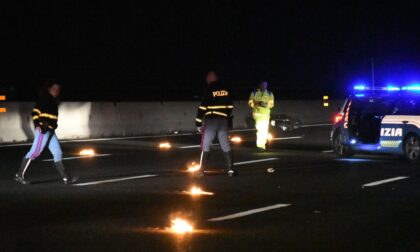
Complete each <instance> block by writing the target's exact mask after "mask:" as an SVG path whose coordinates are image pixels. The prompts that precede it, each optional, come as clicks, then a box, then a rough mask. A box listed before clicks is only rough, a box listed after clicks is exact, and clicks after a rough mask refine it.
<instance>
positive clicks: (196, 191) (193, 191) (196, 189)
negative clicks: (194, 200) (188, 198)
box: [184, 186, 214, 196]
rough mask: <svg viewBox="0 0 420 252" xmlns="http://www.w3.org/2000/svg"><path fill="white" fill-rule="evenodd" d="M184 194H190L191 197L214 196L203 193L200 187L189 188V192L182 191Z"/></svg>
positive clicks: (209, 193) (210, 193)
mask: <svg viewBox="0 0 420 252" xmlns="http://www.w3.org/2000/svg"><path fill="white" fill-rule="evenodd" d="M184 192H185V193H187V194H191V195H192V196H197V195H214V193H212V192H206V191H203V190H202V189H201V188H200V187H196V186H193V187H192V188H191V190H189V191H184Z"/></svg>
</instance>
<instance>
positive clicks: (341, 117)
mask: <svg viewBox="0 0 420 252" xmlns="http://www.w3.org/2000/svg"><path fill="white" fill-rule="evenodd" d="M341 120H343V114H341V113H338V114H337V115H336V116H335V117H334V123H339V122H341Z"/></svg>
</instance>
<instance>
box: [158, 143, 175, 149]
mask: <svg viewBox="0 0 420 252" xmlns="http://www.w3.org/2000/svg"><path fill="white" fill-rule="evenodd" d="M171 147H172V146H171V144H170V143H169V142H163V143H160V144H159V148H160V149H170V148H171Z"/></svg>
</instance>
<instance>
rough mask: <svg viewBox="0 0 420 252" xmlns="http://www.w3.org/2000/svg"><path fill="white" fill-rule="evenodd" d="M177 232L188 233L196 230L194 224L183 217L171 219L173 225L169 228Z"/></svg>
mask: <svg viewBox="0 0 420 252" xmlns="http://www.w3.org/2000/svg"><path fill="white" fill-rule="evenodd" d="M169 230H170V231H172V232H173V233H175V234H186V233H192V232H193V231H194V228H193V226H192V225H191V224H190V223H188V221H186V220H183V219H181V218H176V219H173V220H171V227H170V228H169Z"/></svg>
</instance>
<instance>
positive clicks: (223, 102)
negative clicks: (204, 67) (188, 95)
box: [195, 71, 237, 176]
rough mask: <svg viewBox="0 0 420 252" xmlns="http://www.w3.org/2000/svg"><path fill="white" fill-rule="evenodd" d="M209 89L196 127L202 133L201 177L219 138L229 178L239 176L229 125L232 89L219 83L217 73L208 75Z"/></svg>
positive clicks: (199, 109) (199, 173)
mask: <svg viewBox="0 0 420 252" xmlns="http://www.w3.org/2000/svg"><path fill="white" fill-rule="evenodd" d="M207 84H208V85H207V88H206V90H205V92H204V94H203V97H202V100H201V104H200V106H199V107H198V111H197V117H196V119H195V125H196V127H197V130H198V131H199V132H201V134H202V137H201V150H202V152H201V158H200V171H199V172H198V175H199V176H202V175H204V171H205V170H206V169H207V163H208V158H209V153H210V146H211V144H212V143H213V140H214V139H215V138H216V136H217V138H218V140H219V143H220V147H221V148H222V150H223V153H224V156H225V161H226V167H225V170H226V173H227V174H228V175H229V176H235V175H237V172H236V170H235V169H234V167H233V157H232V150H231V147H230V143H229V125H230V124H231V123H230V122H231V121H232V116H231V114H232V109H233V100H232V93H231V91H230V89H229V88H228V87H227V86H225V85H224V84H223V83H222V82H220V81H219V78H218V76H217V73H216V72H215V71H210V72H208V74H207Z"/></svg>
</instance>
